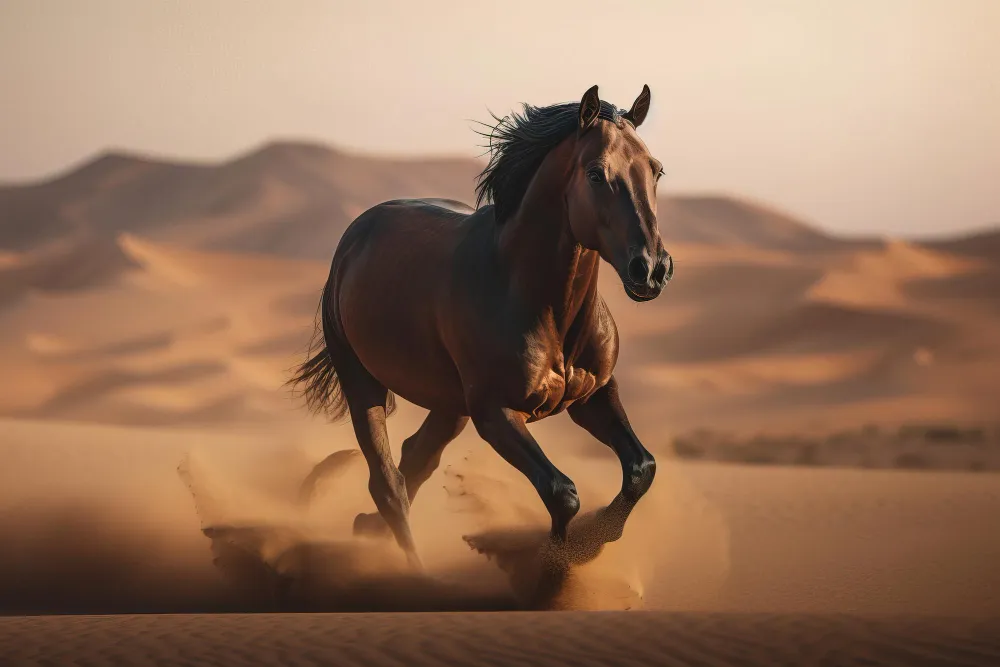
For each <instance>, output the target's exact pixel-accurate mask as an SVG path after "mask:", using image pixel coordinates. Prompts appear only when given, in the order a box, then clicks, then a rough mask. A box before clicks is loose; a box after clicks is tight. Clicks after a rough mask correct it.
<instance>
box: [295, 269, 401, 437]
mask: <svg viewBox="0 0 1000 667" xmlns="http://www.w3.org/2000/svg"><path fill="white" fill-rule="evenodd" d="M332 282H333V280H332V279H331V280H327V281H326V285H325V286H324V287H323V297H322V298H321V299H320V302H319V310H318V312H317V313H316V328H315V331H313V336H312V340H310V341H309V350H308V352H307V359H306V360H305V361H304V362H302V364H301V365H299V366H298V367H297V368H296V369H295V374H294V375H293V376H292V378H291V379H290V380H289V381H288V382H287V384H288V385H290V386H291V387H292V390H293V391H295V390H296V389H300V390H301V393H302V394H303V395H304V396H305V398H306V406H307V407H308V408H309V410H310V411H312V412H314V413H316V414H324V415H326V417H327V419H329V420H330V421H333V422H335V421H340V420H341V419H343V418H344V416H345V415H347V413H348V411H349V407H348V405H347V397H346V396H344V392H343V390H342V389H341V387H340V378H339V377H338V375H337V369H336V368H335V367H334V365H333V355H331V354H330V340H333V339H334V325H333V320H332V316H331V312H330V311H331V304H332V300H331V298H330V296H331V289H332V287H331V284H332ZM395 409H396V401H395V397H394V396H393V395H392V392H389V393H388V395H387V398H386V406H385V413H386V416H388V415H391V414H392V413H393V412H395Z"/></svg>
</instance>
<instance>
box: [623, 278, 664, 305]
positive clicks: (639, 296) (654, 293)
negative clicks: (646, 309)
mask: <svg viewBox="0 0 1000 667" xmlns="http://www.w3.org/2000/svg"><path fill="white" fill-rule="evenodd" d="M622 286H623V287H624V288H625V294H627V295H628V298H630V299H632V300H633V301H635V302H636V303H645V302H646V301H652V300H653V299H655V298H656V297H658V296H660V291H661V290H649V291H648V292H646V293H642V292H638V291H636V290H635V289H633V288H632V286H631V285H629V284H628V282H627V281H625V280H623V281H622Z"/></svg>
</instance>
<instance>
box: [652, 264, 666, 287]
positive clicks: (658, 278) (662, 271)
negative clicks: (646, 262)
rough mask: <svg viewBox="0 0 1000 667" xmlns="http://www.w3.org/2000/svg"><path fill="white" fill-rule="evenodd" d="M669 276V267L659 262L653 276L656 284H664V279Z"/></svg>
mask: <svg viewBox="0 0 1000 667" xmlns="http://www.w3.org/2000/svg"><path fill="white" fill-rule="evenodd" d="M665 275H667V265H666V263H664V262H657V264H656V267H655V268H654V269H653V275H652V276H651V277H652V279H653V282H654V283H662V282H663V277H664V276H665Z"/></svg>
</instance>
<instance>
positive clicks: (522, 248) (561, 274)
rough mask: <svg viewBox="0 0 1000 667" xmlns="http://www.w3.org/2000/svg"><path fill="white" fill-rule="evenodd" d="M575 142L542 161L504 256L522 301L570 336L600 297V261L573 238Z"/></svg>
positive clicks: (512, 222)
mask: <svg viewBox="0 0 1000 667" xmlns="http://www.w3.org/2000/svg"><path fill="white" fill-rule="evenodd" d="M573 142H574V139H573V138H570V139H567V140H566V141H564V142H562V143H561V144H560V145H559V146H557V147H556V148H555V149H553V150H552V151H551V152H550V153H549V154H548V155H547V156H546V157H545V160H543V161H542V164H541V166H540V167H539V168H538V171H537V172H536V174H535V177H534V178H533V179H532V181H531V184H530V185H529V186H528V190H527V192H526V193H525V195H524V199H523V200H522V201H521V205H520V207H519V208H518V210H517V213H515V214H514V215H513V216H511V217H510V218H509V219H508V220H506V221H505V222H504V223H503V226H502V227H501V228H500V235H499V249H500V255H501V257H502V258H503V260H504V262H505V264H506V265H507V267H508V270H509V272H510V277H511V282H512V285H513V287H514V289H515V290H516V291H517V293H518V294H519V296H520V297H521V299H523V300H524V303H525V304H527V306H528V307H529V308H530V309H532V310H534V311H535V312H536V314H537V315H538V317H539V318H544V317H547V316H549V315H551V316H552V318H553V319H554V322H555V324H556V326H557V328H558V329H559V331H560V333H561V334H563V335H564V336H565V334H566V332H567V331H568V330H569V328H570V325H571V324H572V323H573V321H574V320H575V319H576V317H577V316H578V315H579V314H580V312H581V309H582V308H584V306H585V305H586V304H588V303H591V304H592V303H593V295H594V294H596V291H597V273H598V267H599V266H600V257H599V256H598V254H597V253H596V252H594V251H592V250H587V249H585V248H583V247H582V246H581V245H580V244H579V243H577V241H576V239H575V238H574V237H573V233H572V230H571V229H570V225H569V215H568V213H567V210H566V200H565V196H564V195H565V192H566V188H567V185H568V181H569V178H570V177H571V175H572V166H571V159H572V147H573Z"/></svg>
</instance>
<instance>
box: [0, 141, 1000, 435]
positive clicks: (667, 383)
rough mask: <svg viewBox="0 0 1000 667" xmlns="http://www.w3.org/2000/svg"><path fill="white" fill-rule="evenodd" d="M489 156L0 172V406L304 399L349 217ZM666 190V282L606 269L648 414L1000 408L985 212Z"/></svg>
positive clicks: (999, 351) (303, 158)
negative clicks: (293, 387)
mask: <svg viewBox="0 0 1000 667" xmlns="http://www.w3.org/2000/svg"><path fill="white" fill-rule="evenodd" d="M479 166H480V165H479V164H478V163H477V162H475V161H470V160H458V159H454V160H446V159H441V160H424V161H419V160H416V161H415V160H388V159H379V158H369V157H359V156H353V155H348V154H344V153H341V152H338V151H335V150H332V149H328V148H325V147H323V146H319V145H315V144H306V143H292V142H275V143H272V144H268V145H266V146H263V147H261V148H259V149H257V150H254V151H251V152H249V153H247V154H245V155H242V156H238V157H236V158H234V159H232V160H230V161H227V162H224V163H221V164H181V163H170V162H164V161H157V160H153V159H150V158H146V157H141V156H135V155H128V154H123V153H109V154H106V155H104V156H102V157H100V158H98V159H96V160H93V161H91V162H89V163H87V164H85V165H83V166H81V167H78V168H76V169H74V170H71V171H68V172H67V173H65V174H63V175H61V176H59V177H57V178H55V179H52V180H50V181H46V182H43V183H38V184H34V185H25V186H8V187H5V188H0V230H3V231H2V232H0V250H2V251H3V253H4V258H5V260H4V263H3V265H2V266H0V321H2V322H3V325H4V330H3V332H2V333H0V354H2V355H3V356H4V358H5V359H6V360H8V367H7V368H8V376H9V377H11V378H13V379H15V381H14V382H12V383H10V384H9V385H8V386H7V387H5V388H2V389H0V414H6V415H11V416H21V417H32V418H39V417H44V418H61V419H76V420H86V421H98V422H106V423H130V424H141V423H148V424H190V423H212V422H214V423H218V424H227V423H228V424H232V423H236V422H238V421H239V420H244V419H246V420H252V421H254V422H261V421H268V420H271V421H275V420H277V421H287V420H292V421H294V420H296V419H300V420H301V419H302V418H303V416H302V415H297V414H296V411H295V409H294V407H293V404H292V403H291V402H290V401H289V400H288V395H287V392H283V391H282V389H281V385H282V382H283V380H284V378H286V377H287V373H288V370H289V369H290V368H291V367H292V366H293V365H294V364H295V363H296V362H297V361H298V359H299V355H300V354H301V352H302V350H303V349H304V348H305V345H306V342H307V340H308V336H309V332H310V331H311V328H310V326H311V325H310V322H311V319H312V317H313V315H314V313H315V308H316V304H317V301H318V294H319V291H320V289H321V287H322V284H323V281H324V279H325V274H326V267H327V265H328V262H329V259H330V256H331V255H332V252H333V249H334V247H335V245H336V241H337V238H338V237H339V235H340V233H341V232H342V230H343V228H344V226H346V224H347V223H348V222H349V221H350V220H351V219H352V218H353V217H354V216H355V215H357V213H359V212H360V211H361V210H363V209H364V208H365V207H367V206H369V205H371V204H374V203H376V202H378V201H381V200H384V199H389V198H393V197H400V196H419V195H438V196H445V197H454V198H458V199H462V200H466V201H469V200H470V199H471V196H472V186H473V183H474V176H475V174H476V172H477V170H478V168H479ZM661 209H662V210H661V215H660V217H661V228H662V230H663V233H664V236H665V238H666V239H667V245H668V246H669V247H670V249H671V251H672V253H673V255H674V257H675V258H676V263H677V274H676V276H677V277H676V279H675V280H674V282H673V283H672V285H671V286H670V289H668V290H667V293H666V294H665V295H664V296H663V297H662V298H661V299H658V300H657V301H655V302H653V303H650V304H646V305H643V306H642V307H637V306H636V305H635V304H634V303H632V302H631V301H629V300H628V299H627V298H626V297H625V295H624V293H623V291H622V289H621V286H620V284H618V281H617V280H616V278H615V276H614V275H613V273H612V272H610V271H605V272H603V275H602V281H601V286H602V287H601V288H602V293H603V295H604V297H605V299H606V300H607V301H608V303H609V305H610V306H611V309H612V312H613V313H614V315H615V317H616V319H617V320H618V323H619V331H620V334H621V336H622V341H623V347H622V354H621V357H620V365H619V375H620V377H621V378H622V380H623V383H622V384H623V386H624V388H625V391H626V392H628V399H629V403H630V405H631V406H633V407H632V409H631V411H632V412H633V413H635V415H636V419H638V421H639V423H640V424H642V425H647V424H648V426H649V428H655V429H656V430H661V429H662V427H663V425H668V426H669V428H670V429H671V430H686V429H692V428H698V427H699V426H702V425H703V424H704V423H706V422H712V423H713V424H716V425H719V424H718V423H717V422H719V421H720V420H721V421H722V422H724V423H723V424H722V425H725V426H728V427H731V428H734V429H742V430H749V429H757V428H760V427H761V426H762V425H767V426H768V427H769V428H793V427H796V426H797V425H802V424H804V423H806V422H816V421H817V420H819V421H826V422H828V423H829V422H834V421H837V422H839V421H842V420H843V419H847V420H849V421H850V422H851V425H852V426H856V425H859V424H860V423H862V422H863V421H866V420H871V419H873V418H874V419H875V420H876V421H878V422H883V421H884V422H887V423H890V424H891V425H896V424H898V423H899V422H901V421H906V420H907V419H913V418H918V417H924V416H927V415H928V406H931V409H930V414H931V415H932V416H933V418H935V419H955V420H973V421H997V420H1000V414H998V413H997V411H996V407H995V405H993V403H995V401H991V400H989V395H990V394H991V393H994V392H995V391H996V382H995V380H994V379H992V378H995V377H998V376H1000V373H998V370H1000V344H998V343H997V341H998V340H1000V309H998V307H997V304H998V301H997V294H1000V292H998V291H997V290H996V289H995V287H996V285H997V280H996V276H995V275H994V274H996V270H995V269H994V268H993V264H994V263H991V262H990V261H989V260H988V258H989V257H991V255H989V253H988V249H989V248H990V247H992V246H990V244H989V239H990V238H992V237H990V236H989V235H985V236H983V237H982V238H979V237H976V238H975V239H972V240H969V239H964V240H963V239H958V240H954V241H944V240H942V241H934V242H923V243H907V242H902V241H897V240H889V241H878V240H844V239H837V238H833V237H830V236H828V235H826V234H823V233H820V232H818V231H815V230H814V229H812V228H811V227H809V226H808V225H806V224H803V223H801V222H800V221H798V220H796V219H794V218H793V217H791V216H789V215H787V214H783V213H781V212H777V211H773V210H770V209H768V208H767V207H766V206H763V205H760V204H756V203H752V202H745V201H740V200H737V199H733V198H726V197H719V196H707V195H705V196H673V197H668V198H665V199H663V200H662V201H661ZM983 253H986V254H983ZM789 401H791V403H789ZM791 405H794V408H795V409H794V410H789V409H788V408H789V407H790V406H791ZM890 405H891V408H886V407H885V406H890Z"/></svg>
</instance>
